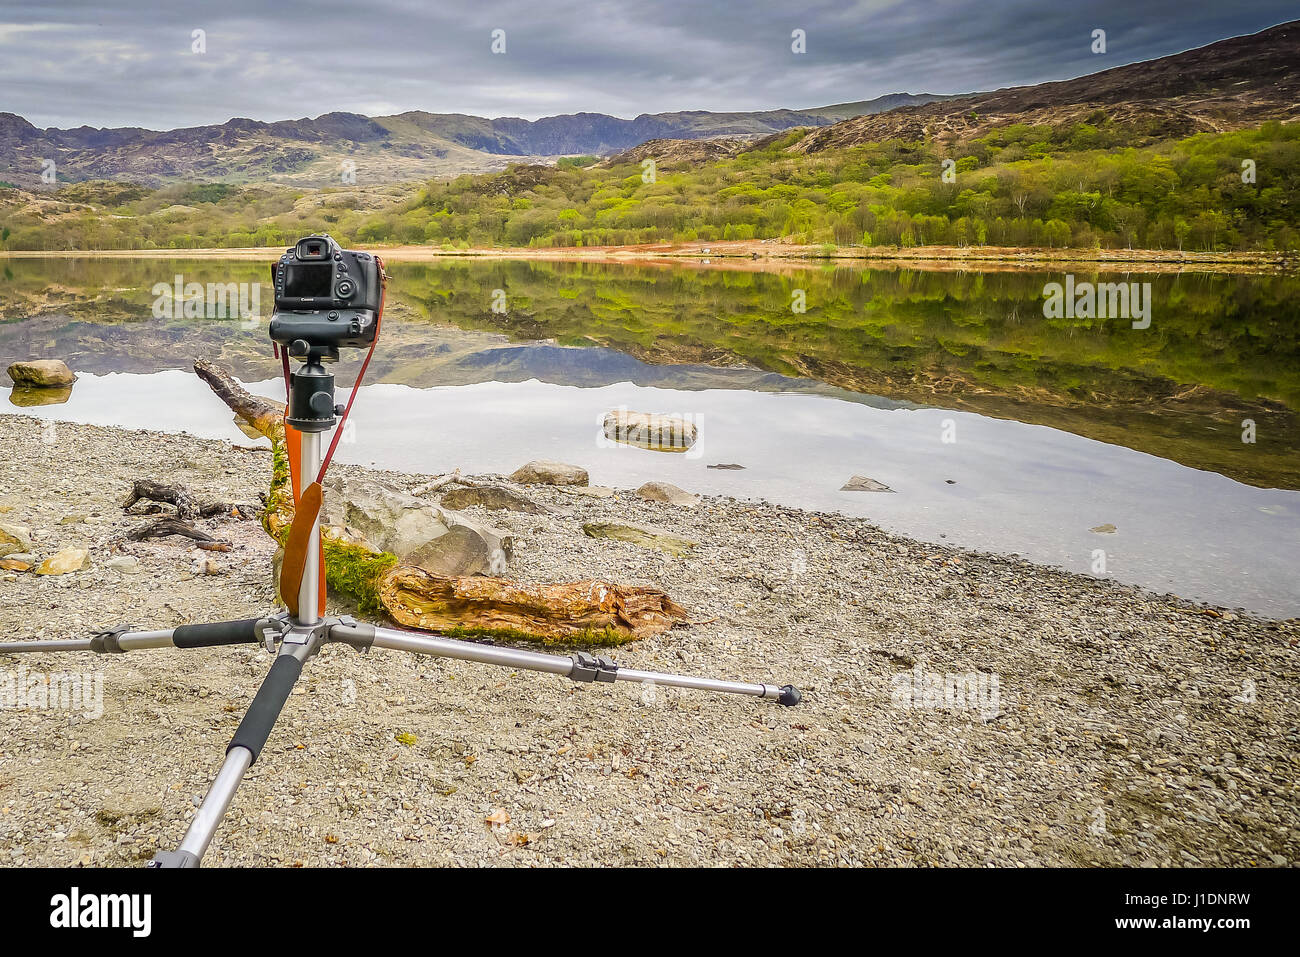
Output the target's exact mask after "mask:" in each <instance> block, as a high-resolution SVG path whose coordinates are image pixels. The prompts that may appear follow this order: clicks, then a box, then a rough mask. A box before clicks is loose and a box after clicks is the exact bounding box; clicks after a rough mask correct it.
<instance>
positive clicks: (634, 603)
mask: <svg viewBox="0 0 1300 957" xmlns="http://www.w3.org/2000/svg"><path fill="white" fill-rule="evenodd" d="M194 372H195V373H196V374H197V375H198V376H199V378H201V379H202V380H203V381H204V382H206V383H207V384H208V386H209V387H210V388H211V389H212V391H213V392H214V393H215V394H216V395H217V396H218V397H219V398H220V399H221V400H222V401H223V402H225V403H226V405H227V406H229V408H230V409H231V410H232V411H233V412H234V413H235V414H236V415H237V416H239V417H240V418H241V419H243V420H244V422H246V423H247V424H248V425H249V426H250V427H251V428H253V429H254V430H255V431H257V432H259V433H261V434H262V435H264V436H266V437H267V438H268V439H269V440H270V441H271V453H272V470H271V483H270V490H269V491H268V493H267V495H266V496H265V507H264V508H263V510H262V527H263V528H265V529H266V532H267V534H268V535H270V536H271V538H273V539H274V540H275V541H277V542H279V543H280V544H281V545H283V544H284V540H285V537H286V536H287V535H288V533H289V527H290V525H292V524H293V514H294V500H293V491H292V482H291V478H290V473H289V455H288V450H287V448H286V446H285V429H284V416H283V411H282V409H281V408H279V407H277V406H276V405H275V404H273V403H271V402H269V401H267V400H266V399H263V398H260V397H259V396H255V395H252V394H250V393H249V392H248V391H247V390H245V389H244V388H243V386H241V385H240V384H239V383H238V382H236V381H235V380H234V378H233V377H232V376H231V375H230V374H229V373H228V372H226V371H225V370H224V369H221V368H220V367H219V366H216V365H214V364H212V363H210V362H208V361H207V360H206V359H199V360H198V361H196V362H195V363H194ZM453 476H455V477H454V478H450V480H449V481H448V482H446V483H443V484H466V485H468V484H472V483H471V482H469V481H466V480H462V479H461V478H460V477H459V475H458V474H457V473H453ZM430 484H431V485H432V484H433V483H430ZM439 487H441V485H439ZM423 491H425V492H427V491H429V489H428V488H426V489H424V490H423ZM321 550H322V551H323V552H324V554H325V579H326V583H327V584H328V586H329V587H330V588H331V589H332V590H333V591H334V592H335V593H336V594H339V595H340V596H343V597H345V598H348V599H351V600H352V601H354V602H356V604H357V606H358V607H359V609H360V610H361V611H362V612H363V613H367V614H377V613H378V614H383V615H386V616H387V617H388V618H390V619H392V620H393V621H394V622H396V623H397V624H399V625H402V626H404V627H408V628H418V629H423V630H426V631H438V632H441V633H443V634H452V635H485V636H493V637H504V638H510V639H522V640H527V641H534V642H541V643H543V644H622V643H623V642H627V641H632V640H634V639H636V638H643V637H646V636H648V635H655V634H659V633H660V632H663V631H666V630H667V629H669V628H671V627H672V626H673V625H676V624H679V623H683V622H685V621H686V620H687V617H688V616H687V612H686V609H684V608H682V607H681V606H680V605H678V604H677V603H676V602H674V601H673V600H672V599H671V598H669V597H668V595H666V594H665V593H664V592H662V591H659V590H658V589H655V588H645V587H633V586H626V585H619V584H616V583H614V582H608V581H601V580H595V579H593V580H586V581H577V582H562V583H557V584H549V585H526V584H521V583H519V582H514V581H510V580H508V579H502V578H488V577H481V576H465V577H444V576H440V575H434V574H431V573H429V572H427V571H425V570H424V569H422V568H419V567H416V566H414V565H405V564H403V563H402V561H401V559H399V558H398V557H397V556H396V555H393V554H391V553H389V552H377V551H374V550H372V549H370V548H367V547H366V546H364V545H360V544H357V543H356V542H354V541H348V540H346V539H345V538H343V537H342V536H341V535H340V534H339V531H338V530H336V529H333V528H329V527H324V528H322V529H321Z"/></svg>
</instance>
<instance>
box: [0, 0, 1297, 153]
mask: <svg viewBox="0 0 1300 957" xmlns="http://www.w3.org/2000/svg"><path fill="white" fill-rule="evenodd" d="M1291 15H1294V10H1293V8H1292V7H1291V5H1289V4H1285V3H1276V2H1265V0H1239V2H1235V3H1233V4H1231V5H1215V6H1202V7H1196V6H1194V5H1190V4H1187V3H1185V2H1172V0H1154V2H1150V3H1146V4H1134V3H1132V2H1118V0H1100V2H1094V3H1091V4H1088V5H1087V6H1086V8H1085V7H1084V5H1082V4H1079V5H1068V6H1067V5H1064V4H1052V3H1043V2H1041V0H1039V2H1027V0H1017V2H1002V3H998V2H980V0H928V2H922V0H908V2H894V0H860V2H836V3H832V2H816V0H814V2H771V0H747V2H715V3H701V2H687V0H639V2H627V0H622V2H614V0H587V2H580V0H545V2H541V0H526V2H525V0H507V2H456V3H447V2H444V3H428V2H416V0H373V2H369V3H364V4H359V3H343V2H338V0H312V2H310V3H307V2H300V0H278V2H275V3H270V4H268V3H265V2H262V0H223V2H221V3H218V4H210V3H194V2H176V3H165V4H160V3H158V2H157V0H151V2H133V0H119V2H116V3H113V4H111V5H110V4H107V3H103V4H96V3H87V2H82V0H67V2H62V3H60V4H58V5H57V6H44V5H38V4H32V3H30V2H25V3H12V2H0V90H3V98H2V100H0V110H7V111H10V112H14V113H19V114H21V115H23V116H26V117H27V118H28V119H30V120H31V121H32V122H34V123H36V124H37V125H40V126H76V125H82V124H86V125H92V126H145V127H150V128H154V129H166V128H172V127H177V126H194V125H199V124H205V123H218V122H223V121H224V120H226V119H229V118H230V117H232V116H250V117H252V118H254V119H261V120H276V119H286V118H293V117H299V116H305V115H311V116H315V115H318V114H320V113H326V112H330V111H333V110H349V111H355V112H360V113H367V114H371V115H374V114H381V113H391V112H401V111H403V110H412V109H421V110H429V111H431V112H439V113H442V112H460V113H473V114H479V115H485V116H524V117H527V118H535V117H538V116H545V115H552V114H556V113H571V112H580V111H594V112H605V113H613V114H616V115H620V116H634V115H636V114H638V113H645V112H660V111H671V110H686V109H708V110H755V109H771V108H775V107H782V106H785V107H793V108H798V107H811V106H820V105H825V104H828V103H833V102H843V101H850V100H860V99H869V98H871V97H874V96H879V95H881V94H884V93H892V92H899V91H909V92H934V93H955V92H966V91H973V90H987V89H995V88H998V87H1004V86H1013V85H1017V84H1022V83H1034V82H1041V81H1044V80H1051V79H1063V78H1066V77H1070V76H1078V75H1080V74H1084V73H1089V72H1093V71H1096V70H1099V69H1105V68H1106V67H1109V66H1118V65H1120V64H1123V63H1129V62H1133V61H1135V60H1142V59H1149V58H1151V57H1155V56H1163V55H1166V54H1169V53H1175V52H1178V51H1180V50H1184V49H1188V48H1190V47H1194V46H1200V45H1202V44H1204V43H1209V42H1212V41H1214V40H1217V39H1221V38H1223V37H1227V36H1234V35H1238V34H1243V33H1252V32H1254V31H1256V30H1260V29H1263V28H1265V27H1267V26H1270V25H1272V24H1274V23H1277V22H1280V21H1283V20H1285V19H1287V18H1288V17H1289V16H1291ZM497 28H500V29H503V30H505V31H506V40H507V52H506V54H505V55H504V56H495V55H493V54H492V53H491V52H490V49H489V45H490V42H491V41H490V34H491V31H492V30H493V29H497ZM796 28H798V29H802V30H805V31H806V33H807V44H808V52H807V53H806V54H805V55H802V56H796V55H794V54H793V53H791V51H790V33H791V31H792V30H794V29H796ZM1094 28H1102V29H1105V30H1106V31H1107V39H1108V45H1109V52H1108V53H1107V54H1106V55H1105V56H1095V55H1093V54H1092V53H1091V52H1090V50H1089V44H1090V35H1091V32H1092V30H1093V29H1094ZM194 29H203V30H205V31H206V33H207V52H206V53H204V54H202V55H196V54H193V53H191V52H190V43H191V39H190V36H191V31H192V30H194Z"/></svg>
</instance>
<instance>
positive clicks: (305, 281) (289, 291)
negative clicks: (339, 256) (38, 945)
mask: <svg viewBox="0 0 1300 957" xmlns="http://www.w3.org/2000/svg"><path fill="white" fill-rule="evenodd" d="M333 279H334V266H333V264H332V263H310V264H307V265H292V266H285V267H284V295H285V296H286V297H288V298H294V299H298V298H301V299H328V298H330V283H331V282H332V280H333Z"/></svg>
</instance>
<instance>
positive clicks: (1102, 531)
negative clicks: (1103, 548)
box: [1088, 522, 1116, 535]
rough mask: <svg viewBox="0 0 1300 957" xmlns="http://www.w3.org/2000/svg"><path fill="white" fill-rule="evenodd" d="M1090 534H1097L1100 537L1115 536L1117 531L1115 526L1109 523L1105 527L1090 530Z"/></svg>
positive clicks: (1099, 526) (1100, 526)
mask: <svg viewBox="0 0 1300 957" xmlns="http://www.w3.org/2000/svg"><path fill="white" fill-rule="evenodd" d="M1088 531H1090V532H1096V533H1097V534H1098V535H1113V534H1114V533H1115V531H1116V529H1115V526H1114V525H1112V524H1110V522H1107V523H1106V524H1105V525H1098V526H1097V527H1096V528H1090V529H1088Z"/></svg>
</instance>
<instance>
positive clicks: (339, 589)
mask: <svg viewBox="0 0 1300 957" xmlns="http://www.w3.org/2000/svg"><path fill="white" fill-rule="evenodd" d="M321 548H322V549H323V550H324V552H325V584H326V585H328V586H329V587H330V588H331V589H333V591H334V593H335V594H337V595H342V596H343V597H345V598H350V599H352V600H353V601H355V602H356V603H357V609H358V610H359V611H360V612H361V613H362V614H363V615H384V614H387V613H386V611H385V610H384V606H383V605H381V604H380V603H379V579H380V578H381V577H383V576H384V575H385V574H386V573H387V572H388V571H389V570H390V569H391V568H393V566H395V565H396V564H397V556H396V555H394V554H392V553H391V552H372V551H370V549H368V548H363V547H362V546H360V545H353V544H350V543H348V542H339V541H332V540H331V539H328V538H326V539H323V540H322V541H321Z"/></svg>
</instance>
